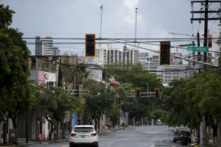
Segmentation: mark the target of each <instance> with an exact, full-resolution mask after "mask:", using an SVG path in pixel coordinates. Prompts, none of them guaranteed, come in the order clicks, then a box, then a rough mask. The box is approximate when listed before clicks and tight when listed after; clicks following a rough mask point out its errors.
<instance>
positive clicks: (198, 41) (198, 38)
mask: <svg viewBox="0 0 221 147" xmlns="http://www.w3.org/2000/svg"><path fill="white" fill-rule="evenodd" d="M197 46H200V34H199V31H197ZM198 61H201V53H200V52H198ZM200 72H201V70H200V69H199V73H200Z"/></svg>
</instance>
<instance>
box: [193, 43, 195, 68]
mask: <svg viewBox="0 0 221 147" xmlns="http://www.w3.org/2000/svg"><path fill="white" fill-rule="evenodd" d="M192 44H193V46H194V45H195V44H194V41H193V42H192ZM193 60H195V52H194V51H193ZM193 66H195V62H193Z"/></svg>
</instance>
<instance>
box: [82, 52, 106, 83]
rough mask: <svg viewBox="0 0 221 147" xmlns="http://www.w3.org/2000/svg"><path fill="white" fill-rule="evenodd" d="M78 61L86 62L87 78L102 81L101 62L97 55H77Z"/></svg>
mask: <svg viewBox="0 0 221 147" xmlns="http://www.w3.org/2000/svg"><path fill="white" fill-rule="evenodd" d="M78 63H84V64H87V69H86V70H87V71H88V72H89V75H88V77H87V78H88V79H93V80H95V81H97V82H101V81H102V67H103V62H102V60H101V59H99V58H97V57H84V56H80V57H78Z"/></svg>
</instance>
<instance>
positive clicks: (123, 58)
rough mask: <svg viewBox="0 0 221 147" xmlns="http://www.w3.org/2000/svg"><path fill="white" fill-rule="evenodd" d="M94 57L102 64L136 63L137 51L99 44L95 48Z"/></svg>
mask: <svg viewBox="0 0 221 147" xmlns="http://www.w3.org/2000/svg"><path fill="white" fill-rule="evenodd" d="M96 57H97V58H100V59H101V60H102V61H103V64H106V63H114V62H125V63H129V62H131V63H133V64H137V63H138V60H139V59H138V58H139V50H138V49H136V48H126V49H120V48H112V45H111V44H101V45H100V46H99V47H98V48H96Z"/></svg>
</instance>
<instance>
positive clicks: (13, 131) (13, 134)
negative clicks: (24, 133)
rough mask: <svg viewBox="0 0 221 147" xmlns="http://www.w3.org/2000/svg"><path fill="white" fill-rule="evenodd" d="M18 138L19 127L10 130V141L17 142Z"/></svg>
mask: <svg viewBox="0 0 221 147" xmlns="http://www.w3.org/2000/svg"><path fill="white" fill-rule="evenodd" d="M17 140H18V132H17V129H10V130H9V143H17Z"/></svg>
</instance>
